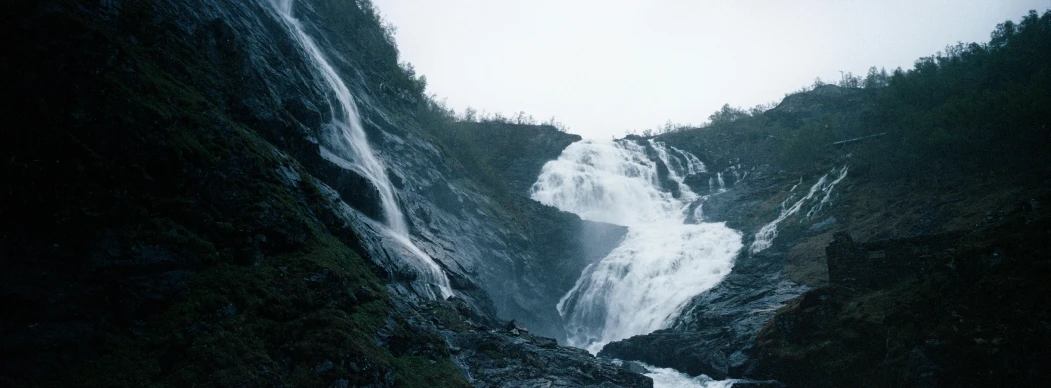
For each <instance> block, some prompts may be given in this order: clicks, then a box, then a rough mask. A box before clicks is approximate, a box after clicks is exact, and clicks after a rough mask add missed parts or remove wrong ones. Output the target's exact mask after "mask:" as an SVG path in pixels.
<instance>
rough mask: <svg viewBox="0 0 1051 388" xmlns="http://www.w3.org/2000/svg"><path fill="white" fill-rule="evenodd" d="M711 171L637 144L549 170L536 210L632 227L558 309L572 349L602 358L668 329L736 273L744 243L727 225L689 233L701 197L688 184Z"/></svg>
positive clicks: (673, 152) (601, 145)
mask: <svg viewBox="0 0 1051 388" xmlns="http://www.w3.org/2000/svg"><path fill="white" fill-rule="evenodd" d="M661 164H663V166H666V167H667V173H666V174H661V172H660V170H661V169H662V168H661V166H660V165H661ZM704 171H705V167H704V164H703V163H701V162H700V160H698V159H697V158H696V157H694V156H693V155H690V154H689V153H686V152H684V151H681V150H678V149H675V148H673V147H668V146H666V145H664V144H663V143H660V142H653V141H650V142H648V143H643V144H640V143H636V142H634V141H630V140H618V141H582V142H577V143H573V144H571V145H570V146H569V147H567V148H566V149H565V150H564V151H563V152H562V155H561V156H559V158H558V159H557V160H554V161H551V162H548V163H547V164H545V165H544V167H543V169H542V171H541V173H540V176H539V178H538V179H537V181H536V183H535V184H533V187H532V189H531V196H532V198H533V199H534V200H537V201H539V202H541V203H544V204H547V205H551V206H554V207H557V208H559V209H561V210H564V211H567V212H571V213H575V214H577V215H579V216H580V217H581V218H583V219H587V220H591V221H601V222H608V223H612V224H618V225H624V226H627V227H628V233H627V235H626V236H625V237H624V239H623V240H622V241H621V242H620V244H619V245H618V246H617V247H616V248H614V249H613V251H612V252H611V253H610V254H609V255H608V256H606V257H605V258H603V259H602V260H601V261H599V262H597V263H595V264H592V265H590V266H588V267H587V268H586V269H585V270H584V271H583V273H582V274H581V275H580V278H579V279H578V280H577V282H576V284H575V286H574V287H573V288H572V289H571V290H570V291H569V292H568V293H566V295H565V296H563V297H562V299H561V300H560V301H559V303H558V306H557V307H558V312H559V314H561V315H562V317H563V319H564V322H565V326H566V329H567V332H568V341H569V344H570V345H572V346H576V347H580V348H584V349H587V350H588V351H590V352H592V353H597V352H598V351H599V350H601V348H602V347H603V346H604V345H605V344H607V343H609V342H612V341H617V340H621V339H624V338H628V337H631V336H634V335H638V334H645V333H650V332H652V331H654V330H658V329H662V328H665V327H667V326H668V325H670V324H671V323H672V322H673V321H674V319H675V318H676V317H677V316H678V314H679V312H680V311H681V309H682V308H683V307H684V306H685V304H686V303H687V302H689V300H690V299H691V298H693V297H694V296H696V295H698V294H700V293H702V292H704V291H706V290H708V289H710V288H712V287H714V286H715V285H716V284H718V283H719V282H720V281H722V279H723V278H724V277H726V275H728V274H729V273H730V269H731V268H732V267H733V259H734V257H735V256H736V255H737V252H738V251H739V250H741V248H742V243H741V234H740V233H738V232H737V231H735V230H733V229H730V228H728V227H727V226H726V225H724V224H723V223H703V222H702V223H699V224H687V223H685V221H686V219H687V218H688V216H690V214H689V213H690V210H689V209H691V206H690V205H691V204H692V203H694V202H695V201H700V200H703V197H701V196H699V195H697V194H696V193H694V192H693V191H692V190H691V188H690V187H689V186H687V185H686V184H684V183H683V179H684V178H685V177H686V176H688V175H690V174H695V173H699V172H704ZM673 185H677V186H678V187H677V189H678V190H672V189H674V188H675V187H671V186H673ZM676 191H677V193H676ZM692 208H699V207H697V206H694V207H692Z"/></svg>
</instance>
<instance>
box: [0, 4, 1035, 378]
mask: <svg viewBox="0 0 1051 388" xmlns="http://www.w3.org/2000/svg"><path fill="white" fill-rule="evenodd" d="M4 19H5V23H3V26H2V27H0V28H3V30H4V33H5V35H6V36H12V37H13V36H18V37H23V38H21V39H18V40H17V41H15V42H13V43H12V45H11V47H10V49H9V50H8V51H9V54H8V55H7V57H5V58H4V59H3V62H2V66H3V67H2V69H3V70H4V74H7V75H9V76H8V77H6V78H8V80H7V81H5V90H8V91H9V93H11V94H13V95H17V96H19V97H20V98H17V99H14V100H13V102H12V103H11V105H9V106H8V107H7V110H8V112H9V116H11V117H16V116H19V117H24V118H27V119H26V120H22V121H19V122H12V123H11V126H10V127H9V128H8V129H5V130H4V131H3V134H2V135H0V136H2V137H0V147H2V148H0V151H2V153H0V155H2V157H3V159H4V167H3V169H4V170H3V171H4V176H5V177H6V178H7V179H5V181H6V182H5V183H6V185H7V188H6V190H2V191H3V193H0V203H2V207H0V266H2V267H3V271H0V272H2V274H0V281H2V289H0V301H2V302H3V306H4V307H5V308H4V310H5V314H3V317H2V318H0V327H2V328H3V330H2V335H0V359H2V360H3V364H2V372H0V385H4V386H27V387H36V386H107V387H111V386H143V385H149V386H329V387H349V386H481V387H490V386H492V387H504V386H506V387H532V386H633V387H649V386H709V387H723V386H731V385H733V386H742V387H744V386H771V387H775V386H819V387H824V386H844V385H870V386H901V385H906V386H938V385H945V386H958V385H976V384H977V385H982V384H984V385H990V384H993V385H995V384H1018V385H1040V384H1041V383H1045V382H1047V381H1048V380H1049V379H1051V376H1049V375H1048V373H1047V372H1046V371H1044V370H1043V368H1042V367H1041V364H1040V360H1042V359H1044V357H1045V356H1046V355H1047V353H1048V352H1049V351H1051V350H1049V349H1051V346H1049V345H1051V344H1049V343H1048V341H1049V340H1048V338H1051V331H1049V330H1051V326H1049V325H1048V323H1047V322H1049V321H1051V312H1049V310H1048V309H1047V307H1046V303H1045V302H1046V301H1047V300H1048V299H1047V297H1048V295H1051V293H1049V292H1048V291H1049V290H1048V287H1047V286H1046V284H1044V283H1046V282H1043V280H1045V279H1046V275H1047V270H1048V268H1049V267H1048V266H1047V260H1048V257H1051V255H1048V244H1047V241H1048V240H1047V233H1051V232H1049V230H1051V229H1048V225H1049V224H1048V223H1049V220H1051V214H1048V207H1047V205H1046V204H1047V203H1048V201H1049V200H1051V179H1049V178H1051V169H1049V166H1051V164H1049V162H1048V161H1051V155H1049V152H1051V151H1049V150H1051V139H1049V138H1051V137H1049V136H1048V132H1047V128H1048V125H1049V124H1051V123H1049V122H1048V119H1049V118H1051V112H1049V111H1048V107H1051V99H1049V93H1048V91H1049V90H1051V76H1049V74H1051V57H1049V56H1048V53H1051V12H1049V13H1044V14H1043V15H1040V14H1037V13H1035V12H1033V13H1031V14H1029V15H1028V16H1026V17H1025V18H1023V21H1022V22H1021V23H1019V24H1018V26H1017V28H1016V27H1010V28H1007V27H1003V26H1001V27H998V30H997V31H995V32H994V34H993V40H992V41H991V42H990V43H989V44H987V45H976V46H973V47H970V48H967V47H965V46H961V47H964V48H961V49H960V50H963V51H959V52H957V53H956V54H952V55H955V56H952V55H950V56H947V57H937V58H932V59H929V61H925V60H921V61H920V62H918V64H917V69H915V70H909V71H908V72H906V71H900V72H895V73H894V75H893V76H892V77H889V78H887V79H883V80H882V81H880V82H875V83H873V84H872V85H870V86H869V87H860V86H859V85H857V83H856V82H855V83H854V85H853V86H851V85H815V87H813V88H812V89H808V90H804V91H801V92H798V93H794V94H791V95H788V96H786V97H785V99H784V100H783V101H781V102H780V103H779V104H777V105H776V106H773V107H771V108H769V109H766V110H763V111H755V112H751V113H748V112H744V111H739V112H738V111H732V109H731V108H729V107H728V106H727V107H726V108H724V109H731V111H728V112H729V114H724V115H722V116H720V115H718V114H716V115H713V116H712V117H713V119H712V121H711V122H709V123H707V124H706V125H705V126H702V127H697V128H680V129H678V130H675V131H669V132H666V133H661V134H658V135H655V136H634V135H632V136H627V137H625V138H622V139H615V140H593V139H581V138H580V137H579V136H577V135H572V134H568V133H565V132H563V131H560V130H559V129H558V128H555V127H553V126H550V125H529V124H523V123H513V122H509V121H507V120H503V121H500V120H489V121H471V120H465V119H462V118H458V117H456V116H455V115H453V114H452V113H451V112H448V111H447V110H446V108H444V107H443V106H441V104H438V103H436V102H435V101H434V99H433V98H432V97H428V95H427V94H426V92H425V89H426V82H425V80H423V78H422V77H420V76H418V75H416V74H415V73H414V72H413V71H412V70H411V68H410V67H406V66H405V65H403V64H402V63H401V62H400V61H399V57H398V52H397V47H396V46H395V45H394V41H393V38H392V35H391V32H390V31H389V30H388V29H387V28H386V27H385V26H384V25H383V22H382V20H381V19H380V18H379V16H378V11H377V10H376V9H375V8H374V6H373V5H372V4H371V3H369V2H368V1H364V0H359V1H341V0H296V1H292V0H251V1H244V2H227V1H219V0H195V1H190V0H159V1H138V0H103V1H87V0H83V1H82V0H55V1H46V2H27V3H19V4H17V5H12V6H11V7H10V9H9V10H7V11H5V14H4ZM1012 26H1014V24H1012ZM1006 31H1010V32H1009V33H1008V32H1006ZM965 48H966V50H972V51H966V50H965ZM1045 49H1046V50H1045ZM939 55H941V54H939ZM928 63H929V64H932V65H928ZM931 66H933V67H931ZM885 76H886V75H885ZM961 79H965V80H968V81H967V82H963V81H960V80H961ZM976 80H977V81H976ZM954 88H962V89H959V90H958V89H954ZM973 90H980V91H981V92H972V91H973ZM931 91H937V93H935V92H931ZM975 112H979V113H981V114H978V113H975ZM717 113H718V112H717ZM724 113H726V112H724ZM726 117H729V118H726ZM946 128H952V129H953V130H952V131H948V132H947V130H946ZM826 252H827V253H826ZM826 257H827V259H826ZM862 269H864V271H862ZM977 366H981V367H980V368H979V367H977Z"/></svg>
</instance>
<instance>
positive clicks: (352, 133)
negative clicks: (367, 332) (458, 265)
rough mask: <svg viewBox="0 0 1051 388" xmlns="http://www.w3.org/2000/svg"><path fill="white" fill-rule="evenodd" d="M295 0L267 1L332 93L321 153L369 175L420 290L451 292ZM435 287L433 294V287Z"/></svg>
mask: <svg viewBox="0 0 1051 388" xmlns="http://www.w3.org/2000/svg"><path fill="white" fill-rule="evenodd" d="M293 3H294V2H293V0H271V1H270V4H271V5H272V6H273V7H274V10H276V11H277V14H278V16H279V17H280V18H281V20H283V21H284V22H285V25H286V26H287V27H288V28H289V30H290V31H291V33H292V36H293V37H295V39H296V41H298V42H299V44H300V45H301V46H302V47H303V50H304V51H305V52H306V54H307V55H308V56H309V57H310V59H311V60H312V62H313V63H314V65H315V66H316V67H317V70H318V72H319V73H320V74H321V76H322V78H323V80H324V81H325V84H326V86H328V87H329V88H330V89H331V91H332V92H333V95H334V97H335V101H332V100H329V109H330V110H331V111H332V121H331V122H329V123H326V124H325V125H324V131H323V132H324V133H323V134H322V138H321V143H322V147H321V155H322V156H323V157H324V158H325V159H327V160H329V161H331V162H333V163H336V164H338V165H340V166H342V167H343V168H347V169H349V170H352V171H354V172H357V173H358V174H361V176H363V177H365V179H368V180H369V182H371V183H372V184H373V185H374V186H375V187H376V189H377V190H378V191H379V194H380V202H381V206H382V207H383V213H384V216H385V217H386V220H385V221H386V228H384V229H385V232H386V233H388V234H390V237H391V239H392V240H394V241H397V242H398V243H399V244H402V245H404V248H406V249H407V250H408V251H409V252H410V253H411V254H412V256H414V257H413V258H411V259H412V260H413V261H414V262H411V263H407V264H409V265H410V267H411V269H412V270H413V271H414V272H415V275H416V282H417V283H421V284H422V285H423V286H424V287H420V288H421V289H420V290H417V292H420V293H422V294H424V296H427V297H431V298H437V297H441V298H446V297H449V296H451V295H452V288H451V287H450V286H449V279H448V278H447V277H446V276H445V273H444V272H442V269H441V267H439V266H438V264H436V263H435V262H434V260H433V259H432V258H431V257H430V256H428V255H427V254H426V253H424V252H423V251H421V250H420V249H419V248H418V247H416V245H415V244H413V242H412V240H411V239H410V237H409V228H408V225H407V224H406V222H405V214H403V213H402V211H401V208H400V207H398V202H397V199H396V198H395V196H394V188H393V187H392V186H391V183H390V178H389V177H388V176H387V171H386V168H385V167H384V165H383V162H381V161H380V159H379V158H377V157H376V155H375V153H374V152H373V151H372V148H371V147H370V146H369V142H368V139H367V137H366V136H365V130H364V128H362V126H361V118H360V116H359V115H358V108H357V106H356V105H355V104H354V97H353V96H352V95H351V93H350V89H348V88H347V86H346V84H345V83H344V82H343V79H342V78H340V76H339V74H338V73H336V70H335V69H334V68H333V67H332V65H331V64H330V63H329V61H328V59H327V58H326V57H325V55H324V54H322V52H321V49H320V48H318V46H317V43H316V42H315V41H314V39H313V38H311V37H310V35H307V33H306V32H304V30H303V26H302V24H301V23H300V22H299V20H298V19H296V18H295V17H294V16H293V15H292V5H293ZM432 288H434V289H437V293H435V292H434V290H433V289H432Z"/></svg>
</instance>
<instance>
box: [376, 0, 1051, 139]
mask: <svg viewBox="0 0 1051 388" xmlns="http://www.w3.org/2000/svg"><path fill="white" fill-rule="evenodd" d="M373 2H374V3H375V4H376V6H377V7H378V8H379V9H380V11H381V13H382V14H383V16H384V18H385V19H386V20H387V21H388V22H390V23H392V24H394V25H395V26H396V27H397V34H396V38H397V41H398V47H399V49H400V51H401V55H402V60H403V61H408V62H411V63H412V64H413V65H414V66H415V67H416V70H417V72H418V73H422V74H424V75H426V76H427V85H428V86H427V89H428V93H433V94H437V95H438V97H439V99H442V98H447V103H448V104H449V106H450V107H452V108H454V109H455V110H456V111H457V112H462V111H463V109H464V108H466V107H468V106H471V107H474V108H475V109H477V110H479V111H481V110H486V111H488V112H502V113H504V114H505V115H509V114H511V113H513V112H518V111H525V112H526V113H529V114H532V115H533V116H535V117H536V118H537V119H538V120H544V119H547V118H550V117H552V116H554V117H555V118H556V119H557V120H558V121H561V122H563V123H565V124H566V125H568V126H569V129H570V132H573V133H578V134H580V135H583V136H584V137H585V138H610V137H612V136H616V137H621V136H623V135H624V134H625V133H626V131H630V130H635V131H639V132H641V131H642V130H644V129H646V128H655V127H657V126H659V125H661V124H663V123H665V122H666V121H668V120H671V121H672V122H675V123H701V122H703V121H705V120H706V119H707V117H708V116H709V115H710V114H711V113H712V112H714V111H715V110H717V109H718V108H719V107H721V106H722V105H723V104H725V103H729V104H730V105H732V106H740V107H751V106H755V105H757V104H763V103H770V102H776V101H780V99H781V98H783V97H784V95H785V93H788V92H792V91H795V90H797V89H799V88H801V87H803V86H808V85H811V84H812V83H813V82H814V79H815V77H821V79H822V80H825V81H831V82H834V81H836V80H838V79H839V78H840V71H849V72H853V73H855V74H860V75H864V73H865V72H866V71H867V70H868V68H869V67H870V66H873V65H875V66H881V67H886V68H887V70H888V71H890V70H892V69H893V68H895V67H898V66H901V67H902V68H906V69H907V68H910V67H912V64H913V62H914V61H915V60H916V59H917V58H919V57H921V56H928V55H931V54H934V53H935V52H937V51H940V50H942V49H943V48H945V46H946V45H948V44H953V43H956V42H987V41H988V39H989V33H990V32H992V30H993V28H994V27H995V26H996V24H998V23H1000V22H1003V21H1004V20H1007V19H1012V20H1015V21H1017V20H1018V19H1020V18H1021V17H1022V16H1023V15H1025V13H1026V12H1027V11H1028V10H1030V9H1037V10H1038V11H1040V12H1043V11H1044V10H1046V9H1048V7H1049V5H1051V0H986V1H978V0H892V1H888V0H866V1H844V0H836V1H833V0H827V1H826V0H805V1H772V0H767V1H758V0H751V1H749V0H745V1H731V0H724V1H700V0H692V1H691V0H588V1H582V0H514V1H512V0H373Z"/></svg>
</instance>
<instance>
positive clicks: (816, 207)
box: [748, 166, 847, 254]
mask: <svg viewBox="0 0 1051 388" xmlns="http://www.w3.org/2000/svg"><path fill="white" fill-rule="evenodd" d="M846 177H847V166H843V168H840V169H839V177H837V178H836V179H835V180H834V181H832V182H828V174H825V175H823V176H821V178H820V179H818V180H817V182H816V183H814V185H813V186H810V191H809V192H807V194H806V195H805V196H803V198H800V199H799V200H798V201H796V202H795V203H793V204H792V206H789V207H785V205H786V204H787V203H788V201H790V200H792V199H793V196H789V197H788V198H787V199H785V200H784V201H783V202H781V211H780V214H778V216H777V218H775V219H774V220H773V221H771V222H770V223H769V224H766V225H763V227H762V228H759V231H758V232H756V233H755V239H754V240H752V245H751V246H750V247H749V248H748V250H749V252H751V253H752V254H756V253H759V252H762V251H763V250H765V249H766V248H770V247H771V246H772V245H773V244H774V238H776V237H777V224H780V223H781V221H784V220H785V219H786V218H788V217H789V216H791V215H793V214H796V213H798V212H799V209H801V208H802V207H803V206H804V205H805V204H806V203H807V202H808V201H811V200H813V199H814V198H815V195H817V193H824V194H825V195H824V196H823V197H822V198H821V199H820V200H818V201H817V203H816V204H813V205H812V206H811V208H810V211H808V212H807V214H806V218H808V219H809V218H812V217H813V216H815V215H816V214H817V213H818V212H819V211H821V209H822V208H824V206H825V205H826V204H828V202H829V198H830V196H831V195H832V189H833V188H835V187H836V184H838V183H839V182H840V181H842V180H843V178H846ZM800 183H802V179H800ZM798 186H799V184H798V183H797V184H795V185H794V186H792V189H791V190H789V192H794V191H795V190H796V187H798ZM811 202H813V201H811Z"/></svg>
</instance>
